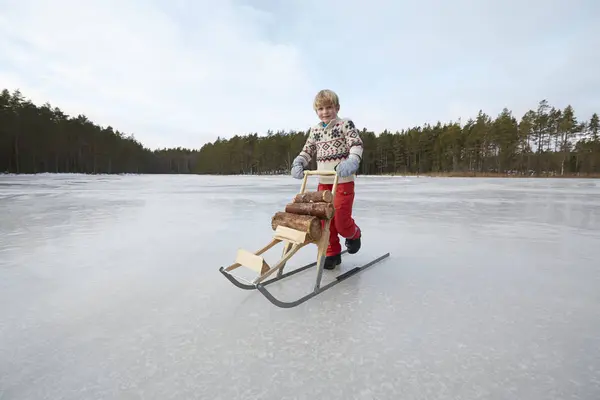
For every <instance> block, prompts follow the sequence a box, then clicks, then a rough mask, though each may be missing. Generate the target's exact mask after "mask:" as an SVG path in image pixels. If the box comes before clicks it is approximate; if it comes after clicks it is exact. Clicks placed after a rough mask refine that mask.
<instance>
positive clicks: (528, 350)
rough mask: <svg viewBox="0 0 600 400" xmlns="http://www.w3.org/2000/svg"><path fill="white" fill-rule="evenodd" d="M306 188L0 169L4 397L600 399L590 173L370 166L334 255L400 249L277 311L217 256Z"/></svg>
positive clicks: (303, 279) (307, 281)
mask: <svg viewBox="0 0 600 400" xmlns="http://www.w3.org/2000/svg"><path fill="white" fill-rule="evenodd" d="M311 182H312V183H311V187H313V188H314V181H311ZM298 189H299V181H296V180H293V179H292V178H290V177H287V176H286V177H237V176H231V177H208V176H78V175H62V176H58V175H56V176H55V175H37V176H0V399H2V400H5V399H19V400H25V399H36V400H41V399H78V400H80V399H100V398H102V399H161V400H166V399H211V400H216V399H227V400H229V399H278V400H283V399H311V400H313V399H412V400H416V399H436V400H442V399H478V398H481V399H487V400H489V399H527V400H533V399H544V400H549V399H563V400H564V399H599V398H600V285H599V283H600V261H599V260H600V184H599V182H598V181H597V180H573V179H564V180H561V179H554V180H551V179H539V180H536V179H489V180H488V179H458V178H456V179H433V178H404V177H377V178H375V177H359V179H358V180H357V198H356V204H355V217H356V220H357V222H358V223H359V224H360V226H361V228H362V230H363V232H364V238H363V248H362V250H361V251H360V253H358V254H357V255H354V256H351V257H349V258H347V264H346V265H345V266H344V267H343V268H342V270H347V269H349V268H351V266H353V265H357V264H360V263H363V262H366V261H368V260H370V259H372V258H375V257H377V256H379V255H380V254H383V253H385V252H387V251H390V252H391V253H392V255H391V257H390V258H389V259H387V260H386V261H384V262H382V263H381V264H378V265H376V266H374V267H372V268H371V269H369V270H367V271H365V272H363V273H361V274H359V275H356V276H354V277H353V278H351V279H348V280H346V281H344V282H342V283H340V284H339V285H337V286H335V287H334V288H333V289H331V290H328V291H327V292H325V293H323V294H321V295H319V296H317V297H315V298H313V299H311V300H309V301H308V302H306V303H304V304H303V305H301V306H299V307H297V308H293V309H280V308H277V307H275V306H273V305H272V304H271V303H269V302H268V301H267V300H266V299H265V298H264V297H263V296H262V295H260V294H259V293H257V292H250V291H243V290H240V289H238V288H236V287H234V286H233V285H231V283H230V282H228V281H227V280H226V279H225V278H224V277H223V276H222V275H221V274H220V273H219V272H218V268H219V267H220V266H226V265H228V264H230V263H232V262H233V260H234V258H235V252H236V250H237V248H238V247H243V248H245V249H248V250H256V249H257V248H259V247H262V246H263V245H264V244H266V243H267V242H268V240H269V239H270V237H271V235H272V230H271V226H270V220H271V216H272V215H273V214H274V213H275V212H276V211H280V210H282V209H283V207H284V205H285V204H286V203H287V202H288V201H289V200H290V199H291V198H292V197H293V195H294V194H295V193H296V192H297V191H298ZM279 252H280V248H277V250H276V252H275V253H270V254H272V256H271V259H272V258H273V257H277V256H278V255H279ZM314 255H315V250H314V249H313V248H310V249H307V250H306V251H304V250H303V251H301V252H300V253H299V255H298V257H295V258H294V259H293V260H292V265H301V264H303V263H305V262H310V261H312V257H314ZM267 259H269V257H267ZM338 273H339V272H336V273H332V272H330V271H326V272H325V277H324V279H325V281H328V280H329V279H332V277H333V276H335V275H336V274H338ZM313 280H314V270H309V271H308V272H305V273H301V274H298V275H296V276H294V277H291V278H289V280H287V281H284V282H281V283H277V284H274V285H271V286H269V288H270V289H271V290H272V291H273V293H274V294H275V295H277V296H279V297H281V298H282V299H285V300H292V299H294V298H296V297H299V296H301V295H303V294H305V293H308V291H310V290H311V289H312V285H313V282H314V281H313Z"/></svg>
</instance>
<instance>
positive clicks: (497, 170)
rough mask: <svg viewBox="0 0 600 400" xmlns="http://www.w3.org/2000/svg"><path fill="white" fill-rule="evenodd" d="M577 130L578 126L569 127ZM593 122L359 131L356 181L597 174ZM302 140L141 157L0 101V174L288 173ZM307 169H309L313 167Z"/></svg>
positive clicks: (285, 137) (278, 136) (86, 126)
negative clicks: (424, 176)
mask: <svg viewBox="0 0 600 400" xmlns="http://www.w3.org/2000/svg"><path fill="white" fill-rule="evenodd" d="M580 120H581V121H586V122H579V121H580ZM599 129H600V121H599V117H598V114H597V113H594V114H593V115H592V116H591V117H585V118H583V119H580V118H578V117H577V116H576V113H575V110H574V109H573V107H572V106H570V105H568V106H567V107H565V108H564V109H562V110H561V109H559V108H556V107H553V106H551V105H550V104H549V102H548V101H547V100H541V101H540V102H539V103H538V104H537V107H536V109H535V110H529V111H527V112H526V113H525V114H523V115H522V116H521V118H520V119H517V118H516V117H515V116H513V114H512V112H511V111H510V110H509V109H508V108H504V109H503V110H502V112H500V114H498V115H497V116H496V117H495V118H492V117H490V116H489V115H487V114H486V113H485V112H484V111H483V110H480V111H479V112H478V114H477V115H476V116H473V117H471V118H469V119H468V120H467V122H466V123H464V124H461V123H458V122H452V121H450V122H446V123H443V122H437V123H436V124H435V125H433V126H431V125H429V124H425V125H423V126H415V127H405V128H403V129H402V130H400V131H396V132H391V131H388V130H385V131H383V132H381V133H380V134H376V133H375V132H372V131H369V130H367V129H366V128H363V129H362V130H361V131H360V136H361V138H362V140H363V142H364V144H365V150H364V154H363V160H362V163H361V166H360V169H359V172H358V173H359V174H369V175H371V174H458V175H477V174H499V175H522V176H531V175H540V176H555V175H559V176H574V175H576V176H585V175H594V174H596V175H597V174H600V135H599V134H598V131H599ZM306 138H307V133H306V132H296V131H290V132H283V131H279V132H273V131H268V132H266V133H265V134H264V135H260V134H259V133H256V132H253V133H248V134H246V135H235V136H233V137H231V138H230V139H224V138H217V140H215V141H214V142H212V143H206V144H205V145H203V146H202V147H201V148H200V149H185V148H181V147H177V148H172V149H157V150H150V149H148V148H146V147H144V146H143V145H142V144H141V143H140V142H139V141H138V140H137V139H136V138H135V136H134V135H133V134H126V133H124V132H121V131H119V130H117V129H116V128H113V127H112V126H107V127H100V126H98V125H96V124H95V123H94V122H93V121H90V120H89V119H88V118H87V117H86V116H85V115H83V114H81V115H77V116H68V115H66V114H65V113H64V112H62V111H61V110H60V109H59V108H57V107H54V106H52V105H51V104H49V103H45V104H43V105H41V106H37V105H35V104H33V103H32V102H31V101H29V100H28V99H26V98H25V97H24V96H23V94H22V93H21V92H20V91H19V90H14V91H13V92H12V93H11V92H9V90H8V89H4V90H3V91H2V92H1V93H0V172H10V173H38V172H53V173H62V172H75V173H87V174H101V173H107V174H114V173H161V174H289V171H290V168H291V163H292V161H293V159H294V157H296V155H297V154H298V153H299V152H300V150H301V149H302V147H303V146H304V143H305V141H306ZM310 167H311V168H315V167H316V162H315V161H314V160H313V161H312V163H311V166H310Z"/></svg>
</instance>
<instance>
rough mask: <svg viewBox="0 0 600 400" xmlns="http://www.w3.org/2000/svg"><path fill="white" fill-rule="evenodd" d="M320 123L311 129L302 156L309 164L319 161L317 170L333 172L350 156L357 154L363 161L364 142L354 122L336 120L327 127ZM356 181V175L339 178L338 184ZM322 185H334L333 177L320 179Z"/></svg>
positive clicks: (342, 119) (344, 119)
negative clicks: (312, 160)
mask: <svg viewBox="0 0 600 400" xmlns="http://www.w3.org/2000/svg"><path fill="white" fill-rule="evenodd" d="M323 125H324V124H323V123H319V124H317V125H315V126H313V127H311V128H310V129H309V134H308V139H307V140H306V144H305V145H304V148H303V149H302V151H301V152H300V156H302V157H304V158H305V159H306V161H307V163H308V162H310V160H311V159H312V158H313V157H316V159H317V169H318V170H326V171H333V170H334V168H335V167H336V166H337V165H338V164H339V163H340V162H341V161H343V160H345V159H347V158H348V156H349V155H350V154H356V155H357V156H358V157H359V158H360V159H361V160H362V154H363V142H362V140H361V138H360V136H359V135H358V130H357V129H356V127H355V126H354V122H352V120H351V119H348V118H336V119H334V120H332V121H331V122H329V124H327V126H323ZM351 181H354V175H350V176H348V177H345V178H342V177H338V183H344V182H351ZM319 182H320V183H325V184H327V183H329V184H332V183H333V176H321V177H319Z"/></svg>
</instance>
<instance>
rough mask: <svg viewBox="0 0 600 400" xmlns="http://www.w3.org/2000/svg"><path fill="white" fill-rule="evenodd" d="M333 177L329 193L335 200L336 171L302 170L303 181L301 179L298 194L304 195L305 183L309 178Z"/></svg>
mask: <svg viewBox="0 0 600 400" xmlns="http://www.w3.org/2000/svg"><path fill="white" fill-rule="evenodd" d="M315 175H316V176H333V188H332V189H331V193H332V194H333V198H334V199H335V193H336V191H337V185H338V174H337V172H336V171H318V170H304V179H302V187H301V188H300V193H301V194H302V193H304V191H305V190H306V182H307V180H308V177H309V176H315Z"/></svg>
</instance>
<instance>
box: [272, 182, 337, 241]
mask: <svg viewBox="0 0 600 400" xmlns="http://www.w3.org/2000/svg"><path fill="white" fill-rule="evenodd" d="M333 213H334V206H333V194H332V193H331V191H330V190H319V191H316V192H305V193H301V194H297V195H296V197H294V200H293V202H292V203H289V204H287V205H286V206H285V211H280V212H277V213H275V215H274V216H273V218H272V219H271V227H272V228H273V230H275V229H277V226H279V225H282V226H285V227H288V228H292V229H296V230H299V231H301V232H306V233H307V239H308V240H311V241H318V240H319V239H320V238H321V235H322V233H323V224H322V221H326V220H329V219H331V218H333Z"/></svg>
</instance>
